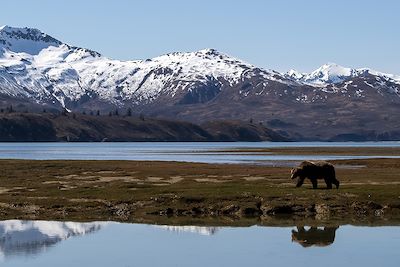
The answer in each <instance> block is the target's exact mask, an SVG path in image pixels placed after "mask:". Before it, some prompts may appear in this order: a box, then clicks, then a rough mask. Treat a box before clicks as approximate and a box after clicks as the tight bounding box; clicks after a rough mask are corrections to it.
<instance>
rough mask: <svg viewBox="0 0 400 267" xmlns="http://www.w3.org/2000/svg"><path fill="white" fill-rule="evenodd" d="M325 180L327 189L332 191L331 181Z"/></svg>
mask: <svg viewBox="0 0 400 267" xmlns="http://www.w3.org/2000/svg"><path fill="white" fill-rule="evenodd" d="M324 180H325V183H326V187H327V188H328V189H332V181H331V179H329V178H324Z"/></svg>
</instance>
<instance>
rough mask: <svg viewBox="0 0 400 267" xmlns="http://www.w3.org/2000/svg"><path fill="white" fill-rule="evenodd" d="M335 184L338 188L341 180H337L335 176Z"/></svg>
mask: <svg viewBox="0 0 400 267" xmlns="http://www.w3.org/2000/svg"><path fill="white" fill-rule="evenodd" d="M333 184H334V185H335V186H336V189H339V184H340V182H339V181H338V180H336V178H335V180H333Z"/></svg>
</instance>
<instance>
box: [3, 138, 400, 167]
mask: <svg viewBox="0 0 400 267" xmlns="http://www.w3.org/2000/svg"><path fill="white" fill-rule="evenodd" d="M277 147H400V142H360V143H358V142H357V143H356V142H293V143H287V142H257V143H254V142H233V143H230V142H229V143H209V142H207V143H194V142H188V143H161V142H152V143H138V142H136V143H0V158H2V159H70V160H85V159H88V160H161V161H187V162H204V163H254V162H256V163H260V162H263V163H264V164H267V163H268V162H272V161H293V160H294V161H296V160H307V159H309V160H311V159H314V160H335V159H359V158H371V157H374V156H362V155H361V156H342V155H339V156H336V155H335V156H332V155H318V156H316V155H310V156H305V155H301V156H299V155H274V154H270V155H268V154H265V153H264V154H256V153H254V154H251V155H249V154H248V153H247V154H244V153H234V152H230V153H226V152H224V153H220V152H216V151H218V150H229V149H246V148H277ZM212 151H215V152H212ZM376 156H380V155H376ZM383 157H390V156H383Z"/></svg>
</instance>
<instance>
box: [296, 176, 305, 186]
mask: <svg viewBox="0 0 400 267" xmlns="http://www.w3.org/2000/svg"><path fill="white" fill-rule="evenodd" d="M304 179H305V178H304V177H299V178H298V180H297V184H296V187H300V186H302V185H303V183H304Z"/></svg>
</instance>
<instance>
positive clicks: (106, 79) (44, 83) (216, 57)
mask: <svg viewBox="0 0 400 267" xmlns="http://www.w3.org/2000/svg"><path fill="white" fill-rule="evenodd" d="M0 49H1V50H2V53H1V54H0V76H1V77H2V78H3V79H1V80H0V87H1V88H2V92H3V93H7V94H9V95H10V96H14V97H18V96H23V97H27V98H32V97H34V98H35V99H37V100H38V101H39V102H40V101H45V100H48V99H53V101H56V102H59V103H60V104H61V105H62V106H64V107H65V105H66V104H65V102H66V101H78V100H79V99H81V98H82V97H84V96H85V95H87V94H88V93H89V94H96V95H97V96H99V98H100V99H103V100H105V101H108V102H111V103H112V104H116V105H118V104H119V103H120V102H121V101H124V100H130V101H132V102H133V103H135V102H140V101H151V100H152V99H154V98H155V97H157V96H158V95H160V94H161V93H168V94H170V95H171V96H174V95H175V93H176V92H177V91H178V90H191V88H192V87H195V86H198V85H199V84H207V82H209V81H210V80H214V81H215V82H216V83H222V82H226V83H228V84H229V85H231V86H232V85H234V84H236V83H238V82H239V81H240V79H242V78H243V77H246V75H252V74H251V70H259V69H258V68H255V67H254V66H252V65H250V64H248V63H245V62H243V61H241V60H238V59H236V58H233V57H230V56H228V55H225V54H223V53H220V52H218V51H216V50H214V49H204V50H200V51H197V52H189V53H170V54H166V55H162V56H159V57H155V58H153V59H147V60H136V61H119V60H112V59H109V58H106V57H103V56H101V55H100V54H98V53H96V52H93V51H91V50H88V49H83V48H77V47H72V46H69V45H67V44H64V43H62V42H61V41H58V40H56V39H55V38H53V37H51V36H49V35H47V34H45V33H42V32H40V31H39V30H36V29H29V28H12V27H9V26H3V27H1V28H0ZM261 72H262V75H264V76H265V78H270V79H275V78H274V76H276V73H274V72H269V71H264V70H262V71H261Z"/></svg>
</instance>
